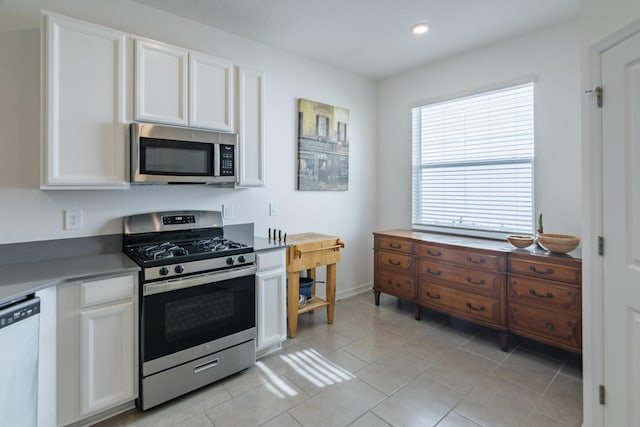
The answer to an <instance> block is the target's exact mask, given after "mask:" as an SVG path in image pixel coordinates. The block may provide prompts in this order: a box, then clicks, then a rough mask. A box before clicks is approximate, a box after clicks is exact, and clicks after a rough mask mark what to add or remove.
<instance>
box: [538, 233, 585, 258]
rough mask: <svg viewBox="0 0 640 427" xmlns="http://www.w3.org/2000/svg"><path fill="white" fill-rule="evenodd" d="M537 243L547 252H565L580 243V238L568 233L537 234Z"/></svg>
mask: <svg viewBox="0 0 640 427" xmlns="http://www.w3.org/2000/svg"><path fill="white" fill-rule="evenodd" d="M538 243H539V244H540V246H542V247H543V248H544V249H546V250H548V251H549V252H555V253H558V254H566V253H567V252H571V251H572V250H574V249H575V248H577V247H578V245H579V244H580V239H579V238H577V237H576V236H570V235H568V234H546V233H545V234H538Z"/></svg>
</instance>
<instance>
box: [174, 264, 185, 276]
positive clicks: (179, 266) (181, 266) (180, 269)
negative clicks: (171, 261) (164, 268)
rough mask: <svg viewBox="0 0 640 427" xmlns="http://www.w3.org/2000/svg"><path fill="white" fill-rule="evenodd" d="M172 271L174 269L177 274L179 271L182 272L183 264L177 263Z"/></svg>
mask: <svg viewBox="0 0 640 427" xmlns="http://www.w3.org/2000/svg"><path fill="white" fill-rule="evenodd" d="M173 271H175V272H176V273H177V274H180V273H182V272H184V266H183V265H182V264H178V265H176V267H175V268H174V269H173Z"/></svg>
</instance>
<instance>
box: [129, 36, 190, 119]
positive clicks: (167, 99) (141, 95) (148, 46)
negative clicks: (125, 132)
mask: <svg viewBox="0 0 640 427" xmlns="http://www.w3.org/2000/svg"><path fill="white" fill-rule="evenodd" d="M135 52H136V54H135V56H136V60H135V88H136V89H135V94H136V96H135V102H134V104H135V108H134V111H135V119H136V120H142V121H150V122H159V123H168V124H174V125H182V126H187V66H188V63H187V50H186V49H183V48H180V47H176V46H170V45H167V44H164V43H160V42H155V41H153V40H143V39H136V40H135Z"/></svg>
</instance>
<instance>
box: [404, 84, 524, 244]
mask: <svg viewBox="0 0 640 427" xmlns="http://www.w3.org/2000/svg"><path fill="white" fill-rule="evenodd" d="M412 125H413V126H412V140H413V197H412V199H413V218H412V223H413V227H414V228H415V229H422V230H435V231H444V232H454V233H457V234H469V235H483V236H489V237H498V236H504V235H505V234H531V233H532V232H533V223H534V219H533V153H534V114H533V83H526V84H522V85H518V86H512V87H508V88H504V89H499V90H493V91H490V92H484V93H480V94H476V95H473V96H467V97H463V98H457V99H452V100H448V101H444V102H437V103H434V104H429V105H424V106H420V107H415V108H413V109H412Z"/></svg>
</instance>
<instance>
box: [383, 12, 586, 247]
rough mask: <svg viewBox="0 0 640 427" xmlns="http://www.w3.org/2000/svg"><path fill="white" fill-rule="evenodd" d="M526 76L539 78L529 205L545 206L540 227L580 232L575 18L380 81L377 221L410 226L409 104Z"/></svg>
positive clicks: (387, 225)
mask: <svg viewBox="0 0 640 427" xmlns="http://www.w3.org/2000/svg"><path fill="white" fill-rule="evenodd" d="M531 75H533V76H536V77H537V83H536V86H535V120H536V128H535V132H536V135H535V138H536V146H535V149H536V154H535V191H536V196H535V209H536V212H543V213H544V225H545V231H546V232H549V233H553V232H556V233H567V234H574V235H578V236H580V235H581V232H582V230H581V227H580V209H581V207H580V203H581V196H580V191H581V187H580V182H581V181H580V180H581V176H580V173H581V169H580V167H581V166H580V164H581V160H580V92H579V89H580V80H579V75H580V41H579V27H578V22H577V21H571V22H567V23H564V24H560V25H556V26H553V27H550V28H547V29H544V30H541V31H537V32H535V33H531V34H529V35H526V36H523V37H519V38H515V39H512V40H508V41H504V42H502V43H498V44H495V45H491V46H488V47H485V48H482V49H477V50H474V51H472V52H468V53H466V54H462V55H459V56H456V57H453V58H449V59H447V60H444V61H441V62H438V63H435V64H430V65H428V66H426V67H424V68H421V69H416V70H412V71H409V72H407V73H404V74H401V75H398V76H394V77H393V78H389V79H386V80H383V81H382V82H381V83H380V85H379V88H378V102H379V107H378V140H379V156H378V159H379V164H378V172H379V173H378V185H379V199H378V203H379V205H378V209H379V222H378V226H379V227H380V228H382V229H385V228H395V227H410V225H411V194H410V193H411V173H410V170H411V114H410V106H412V105H416V104H419V103H420V102H424V101H429V100H435V99H439V98H443V97H451V96H455V95H459V94H465V93H468V92H473V91H477V90H481V89H484V88H491V87H492V86H495V85H501V84H504V83H508V82H511V81H514V80H518V79H522V78H523V77H527V76H531ZM399 189H402V191H399Z"/></svg>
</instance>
